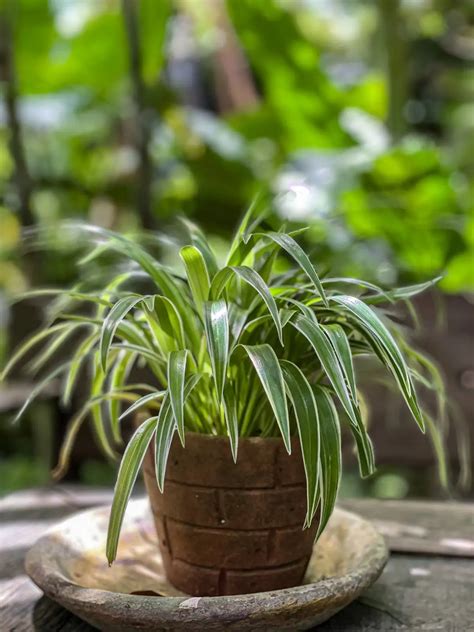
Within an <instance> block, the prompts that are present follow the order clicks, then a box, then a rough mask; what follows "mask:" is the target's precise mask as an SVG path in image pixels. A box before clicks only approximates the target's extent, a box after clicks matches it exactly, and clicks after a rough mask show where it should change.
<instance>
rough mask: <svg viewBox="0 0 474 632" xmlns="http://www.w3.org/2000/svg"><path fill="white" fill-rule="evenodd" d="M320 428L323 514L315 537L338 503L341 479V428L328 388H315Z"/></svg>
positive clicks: (321, 513)
mask: <svg viewBox="0 0 474 632" xmlns="http://www.w3.org/2000/svg"><path fill="white" fill-rule="evenodd" d="M314 396H315V399H316V406H317V408H318V414H319V420H320V424H319V427H320V431H321V476H320V488H321V493H320V516H319V526H318V532H317V535H316V537H319V535H320V534H321V533H322V532H323V531H324V529H325V527H326V525H327V523H328V520H329V518H330V517H331V514H332V512H333V510H334V507H335V505H336V499H337V493H338V491H339V485H340V482H341V471H342V458H341V429H340V427H339V418H338V415H337V410H336V407H335V406H334V402H333V401H332V398H331V396H330V395H329V394H328V392H327V391H326V389H323V388H321V387H320V386H316V387H315V389H314Z"/></svg>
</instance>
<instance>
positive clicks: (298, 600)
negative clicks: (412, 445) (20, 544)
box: [26, 499, 388, 632]
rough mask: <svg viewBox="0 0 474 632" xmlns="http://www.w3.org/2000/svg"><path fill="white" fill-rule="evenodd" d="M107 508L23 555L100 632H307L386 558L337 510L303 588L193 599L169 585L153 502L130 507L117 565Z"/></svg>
mask: <svg viewBox="0 0 474 632" xmlns="http://www.w3.org/2000/svg"><path fill="white" fill-rule="evenodd" d="M109 510H110V509H109V507H101V508H96V509H91V510H89V511H84V512H81V513H78V514H75V515H74V516H72V517H69V518H68V519H67V520H65V521H64V522H61V523H60V524H58V525H57V526H55V527H53V528H52V529H50V530H49V531H48V532H47V533H46V534H45V535H44V536H43V537H41V538H40V539H39V540H38V542H36V544H35V545H34V546H33V547H32V549H31V550H30V551H29V552H28V555H27V558H26V570H27V573H28V575H29V576H30V577H31V579H32V580H33V581H34V582H35V583H36V584H37V585H38V586H39V587H40V588H41V589H42V590H43V591H44V592H45V593H46V595H48V597H50V598H51V599H53V600H55V601H57V602H58V603H60V604H61V605H62V606H63V607H64V608H67V609H68V610H70V611H71V612H73V613H74V614H76V615H77V616H79V617H81V618H82V619H84V620H85V621H87V622H89V623H90V624H91V625H93V626H96V627H97V628H99V629H101V630H114V632H131V631H134V630H135V631H136V630H147V631H149V632H151V631H152V632H161V631H163V632H165V631H172V632H192V631H196V632H197V631H199V632H201V631H202V630H206V632H214V631H221V630H222V631H223V630H236V631H238V632H245V631H246V630H259V631H263V630H265V631H268V630H279V631H283V630H288V631H290V630H291V631H292V632H294V631H295V630H308V629H310V628H312V627H314V626H315V625H318V624H319V623H322V622H323V621H326V620H327V619H329V617H331V616H333V615H334V614H335V613H336V612H338V611H339V610H341V609H342V608H344V607H345V606H347V605H348V604H349V603H351V601H353V600H354V599H356V598H357V597H358V596H359V595H360V594H361V592H362V591H363V590H365V589H366V588H367V587H368V586H370V584H372V583H373V582H374V581H375V580H376V579H377V577H378V576H379V575H380V573H381V572H382V569H383V567H384V565H385V563H386V561H387V557H388V551H387V547H386V545H385V543H384V540H383V538H382V536H381V535H380V534H379V533H378V532H377V531H376V529H375V527H374V526H373V525H372V524H371V523H370V522H367V521H366V520H364V519H363V518H361V517H359V516H357V515H355V514H352V513H349V512H347V511H343V510H341V509H336V510H335V512H334V514H333V516H332V518H331V520H330V522H329V524H328V526H327V528H326V530H325V532H324V533H323V535H322V536H321V538H320V539H319V541H318V543H317V544H316V545H315V546H314V549H313V555H312V558H311V561H310V563H309V566H308V570H307V573H306V577H305V582H304V584H303V585H301V586H296V587H294V588H288V589H284V590H274V591H270V592H262V593H255V594H247V595H235V596H230V597H189V596H187V595H184V594H182V593H180V592H179V591H177V590H176V589H175V588H173V586H171V585H170V584H169V583H168V582H167V580H166V577H165V575H164V571H163V564H162V559H161V555H160V552H159V549H158V545H157V540H156V534H155V531H154V527H153V521H152V519H151V514H150V512H149V508H148V501H147V499H139V500H132V501H131V502H130V503H129V506H128V508H127V512H126V516H125V520H124V524H123V529H122V537H121V542H120V545H119V550H118V556H117V561H116V562H115V563H114V565H113V566H112V567H111V568H109V567H108V566H107V562H106V559H105V553H104V550H105V538H106V532H107V521H108V516H109Z"/></svg>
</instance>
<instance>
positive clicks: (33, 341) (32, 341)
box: [0, 322, 71, 382]
mask: <svg viewBox="0 0 474 632" xmlns="http://www.w3.org/2000/svg"><path fill="white" fill-rule="evenodd" d="M69 327H71V323H69V322H67V323H58V324H57V325H53V326H52V327H49V329H43V330H42V331H38V332H37V333H35V334H33V335H32V336H31V337H30V338H28V340H27V341H26V342H24V343H23V344H22V345H20V346H19V347H18V349H17V350H16V351H15V353H14V354H13V356H12V357H11V358H10V360H9V361H8V362H7V364H6V366H5V368H4V369H3V371H2V373H1V374H0V382H3V380H5V378H6V377H7V375H8V374H9V373H10V371H11V370H12V369H13V367H14V366H15V365H16V364H17V363H18V362H19V361H20V360H21V358H23V357H24V356H25V355H26V354H27V353H28V351H29V350H30V349H32V348H33V347H34V346H36V345H37V344H38V343H40V342H41V341H42V340H44V339H45V338H48V336H52V335H53V334H55V333H56V332H58V331H62V330H63V329H67V328H69Z"/></svg>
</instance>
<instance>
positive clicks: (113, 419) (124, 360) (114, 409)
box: [109, 350, 137, 443]
mask: <svg viewBox="0 0 474 632" xmlns="http://www.w3.org/2000/svg"><path fill="white" fill-rule="evenodd" d="M136 359H137V358H136V355H135V353H129V352H127V351H124V350H122V351H120V352H119V354H118V358H117V361H116V362H115V364H114V367H113V369H112V371H111V373H110V381H109V390H110V391H114V390H120V387H122V386H123V385H124V384H125V382H126V380H127V378H128V375H129V374H130V371H131V369H132V367H133V365H134V363H135V361H136ZM119 412H120V401H119V400H118V399H110V400H109V417H110V426H111V430H112V436H113V438H114V440H115V441H116V442H117V443H120V442H121V441H122V437H121V434H120V425H119Z"/></svg>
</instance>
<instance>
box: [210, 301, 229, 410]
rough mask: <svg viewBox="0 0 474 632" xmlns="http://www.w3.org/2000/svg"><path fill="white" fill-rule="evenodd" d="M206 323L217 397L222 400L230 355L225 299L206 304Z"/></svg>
mask: <svg viewBox="0 0 474 632" xmlns="http://www.w3.org/2000/svg"><path fill="white" fill-rule="evenodd" d="M204 325H205V329H206V339H207V348H208V352H209V357H210V359H211V365H212V374H213V376H214V382H215V385H216V391H217V397H218V400H219V402H221V401H222V396H223V391H224V384H225V379H226V372H227V362H228V357H229V318H228V314H227V304H226V302H225V301H222V300H220V301H213V302H206V303H205V304H204Z"/></svg>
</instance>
